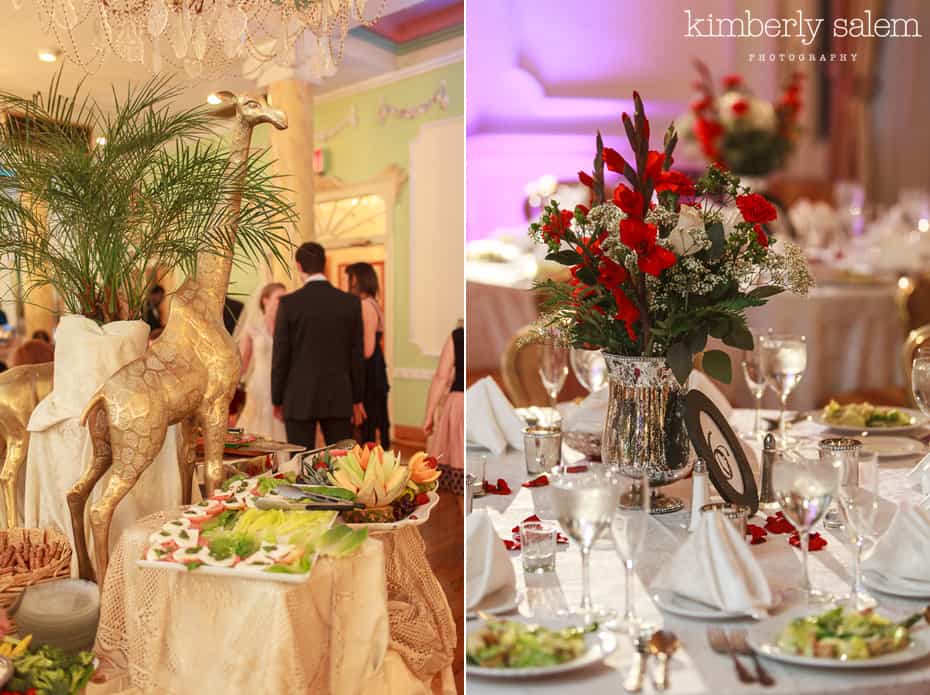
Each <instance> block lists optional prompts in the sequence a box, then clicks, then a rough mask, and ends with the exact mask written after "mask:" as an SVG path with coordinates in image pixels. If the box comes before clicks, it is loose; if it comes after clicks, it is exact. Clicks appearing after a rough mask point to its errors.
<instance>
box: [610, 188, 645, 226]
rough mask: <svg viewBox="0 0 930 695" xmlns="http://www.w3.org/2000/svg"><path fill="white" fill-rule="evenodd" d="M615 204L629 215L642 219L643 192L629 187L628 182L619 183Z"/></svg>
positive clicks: (615, 191) (615, 194)
mask: <svg viewBox="0 0 930 695" xmlns="http://www.w3.org/2000/svg"><path fill="white" fill-rule="evenodd" d="M614 205H616V206H617V207H618V208H620V209H621V210H623V212H625V213H626V214H627V216H628V217H634V218H636V219H641V218H642V216H643V196H642V194H640V192H639V191H634V190H631V189H630V188H627V186H626V184H623V183H620V184H617V187H616V188H615V189H614Z"/></svg>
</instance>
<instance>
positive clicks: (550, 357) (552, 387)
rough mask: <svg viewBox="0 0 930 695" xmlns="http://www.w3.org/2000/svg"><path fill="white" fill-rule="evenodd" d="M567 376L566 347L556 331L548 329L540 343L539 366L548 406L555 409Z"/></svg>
mask: <svg viewBox="0 0 930 695" xmlns="http://www.w3.org/2000/svg"><path fill="white" fill-rule="evenodd" d="M567 376H568V346H566V344H565V341H564V338H563V337H562V336H561V334H560V333H559V331H558V329H556V328H550V329H549V330H548V331H547V332H546V337H545V339H544V340H543V343H542V358H541V361H540V365H539V378H540V379H542V383H543V387H544V388H545V389H546V393H547V394H548V395H549V405H551V406H552V407H553V408H554V407H555V403H556V398H557V397H558V395H559V391H561V390H562V387H563V386H565V378H566V377H567Z"/></svg>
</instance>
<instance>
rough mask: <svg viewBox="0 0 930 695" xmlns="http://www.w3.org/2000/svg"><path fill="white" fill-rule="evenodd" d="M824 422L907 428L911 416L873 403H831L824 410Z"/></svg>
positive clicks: (847, 425)
mask: <svg viewBox="0 0 930 695" xmlns="http://www.w3.org/2000/svg"><path fill="white" fill-rule="evenodd" d="M823 421H824V422H826V423H829V424H831V425H844V426H846V427H907V426H908V425H910V424H912V419H911V416H910V415H908V414H907V413H904V412H901V411H900V410H898V409H897V408H881V407H879V406H876V405H872V404H871V403H850V404H849V405H840V404H839V403H837V402H836V401H830V402H829V403H827V406H826V407H825V408H824V409H823Z"/></svg>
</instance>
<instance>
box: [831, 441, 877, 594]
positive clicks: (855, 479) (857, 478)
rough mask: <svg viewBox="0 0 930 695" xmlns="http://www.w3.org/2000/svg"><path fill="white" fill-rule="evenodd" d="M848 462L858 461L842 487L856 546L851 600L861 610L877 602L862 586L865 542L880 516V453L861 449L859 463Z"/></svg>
mask: <svg viewBox="0 0 930 695" xmlns="http://www.w3.org/2000/svg"><path fill="white" fill-rule="evenodd" d="M847 465H849V466H852V465H855V466H856V468H857V471H856V473H858V474H857V475H856V474H854V472H853V471H843V473H842V479H843V482H842V483H841V484H840V488H839V498H840V508H841V509H842V510H843V517H844V518H845V520H846V529H847V530H848V531H849V533H850V534H851V535H852V538H853V542H854V543H855V546H856V549H855V551H854V552H853V571H852V584H851V586H850V595H849V599H848V604H849V607H850V608H852V609H853V610H857V611H861V610H864V609H866V608H873V607H875V606H876V605H878V601H876V600H875V597H874V596H872V595H870V594H869V593H868V592H866V591H865V589H863V588H862V546H863V545H864V544H865V541H866V539H867V538H868V537H869V536H870V535H872V533H873V532H874V530H875V519H876V517H877V516H878V456H876V455H875V453H874V452H868V451H867V452H862V453H861V454H860V455H859V459H858V462H857V463H852V462H850V463H849V464H847Z"/></svg>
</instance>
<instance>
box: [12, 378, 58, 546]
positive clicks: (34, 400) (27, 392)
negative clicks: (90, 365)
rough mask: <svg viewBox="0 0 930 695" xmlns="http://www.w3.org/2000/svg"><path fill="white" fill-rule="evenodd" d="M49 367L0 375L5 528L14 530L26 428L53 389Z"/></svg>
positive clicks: (27, 447)
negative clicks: (33, 413) (37, 407)
mask: <svg viewBox="0 0 930 695" xmlns="http://www.w3.org/2000/svg"><path fill="white" fill-rule="evenodd" d="M52 366H53V363H52V362H44V363H42V364H24V365H22V366H20V367H12V368H10V369H7V370H6V371H5V372H3V373H2V374H0V440H2V441H3V447H4V449H5V454H4V457H3V470H2V471H0V485H2V486H3V502H4V505H5V507H6V525H7V527H8V528H16V519H17V517H18V516H19V509H18V508H17V506H16V483H17V481H18V480H19V471H20V470H21V469H22V467H23V464H24V463H26V453H27V452H28V451H29V431H28V430H27V429H26V426H27V425H28V424H29V418H30V417H32V411H33V410H35V408H36V406H37V405H38V404H39V401H41V400H42V399H43V398H45V397H46V396H47V395H48V394H49V393H50V392H51V390H52V374H53V369H52Z"/></svg>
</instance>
